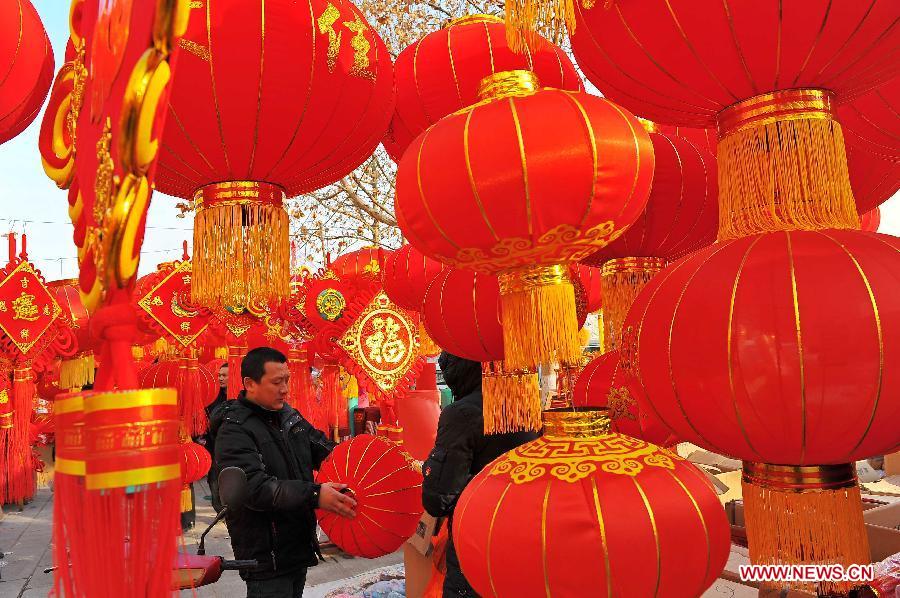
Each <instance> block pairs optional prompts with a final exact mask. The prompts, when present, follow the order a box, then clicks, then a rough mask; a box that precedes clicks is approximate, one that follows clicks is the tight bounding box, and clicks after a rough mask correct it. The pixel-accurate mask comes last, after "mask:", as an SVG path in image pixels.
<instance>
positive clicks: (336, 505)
mask: <svg viewBox="0 0 900 598" xmlns="http://www.w3.org/2000/svg"><path fill="white" fill-rule="evenodd" d="M346 487H347V484H335V483H334V482H325V483H324V484H322V488H321V490H319V508H320V509H322V510H324V511H330V512H331V513H334V514H335V515H340V516H341V517H346V518H347V519H354V518H355V517H356V511H355V510H354V509H356V501H355V500H353V499H352V498H350V496H348V495H346V494H341V490H343V489H345V488H346Z"/></svg>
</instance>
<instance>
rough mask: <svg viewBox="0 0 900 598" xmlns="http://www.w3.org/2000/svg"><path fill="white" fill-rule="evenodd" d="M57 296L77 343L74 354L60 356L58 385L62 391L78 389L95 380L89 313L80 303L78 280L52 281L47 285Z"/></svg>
mask: <svg viewBox="0 0 900 598" xmlns="http://www.w3.org/2000/svg"><path fill="white" fill-rule="evenodd" d="M47 287H48V288H49V289H51V290H52V291H53V293H54V295H55V297H56V301H57V303H58V304H59V305H60V307H61V308H62V310H63V314H64V315H65V317H67V318H68V319H69V321H70V322H71V325H72V329H73V332H74V333H75V340H76V341H77V343H78V348H77V353H76V354H75V355H74V356H72V357H71V358H68V359H63V360H62V363H61V364H60V368H59V387H60V388H62V389H64V390H67V391H68V390H72V389H75V390H81V387H82V386H85V385H87V384H93V383H94V370H95V369H96V362H95V359H94V340H93V338H91V334H90V329H89V326H88V322H89V319H90V314H88V311H87V309H86V308H85V307H84V304H83V303H82V302H81V295H80V293H79V292H78V280H77V279H71V280H55V281H53V282H51V283H49V284H48V285H47Z"/></svg>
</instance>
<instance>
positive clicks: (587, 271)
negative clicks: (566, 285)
mask: <svg viewBox="0 0 900 598" xmlns="http://www.w3.org/2000/svg"><path fill="white" fill-rule="evenodd" d="M572 284H573V285H574V286H575V305H576V307H577V308H578V322H579V323H580V324H581V326H584V321H585V319H586V318H587V315H588V314H592V313H594V312H596V311H598V310H599V309H600V308H601V307H603V280H602V278H601V276H600V269H599V268H591V267H590V266H585V265H583V264H572ZM579 327H580V326H579Z"/></svg>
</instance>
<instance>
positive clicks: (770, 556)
mask: <svg viewBox="0 0 900 598" xmlns="http://www.w3.org/2000/svg"><path fill="white" fill-rule="evenodd" d="M898 248H900V240H898V239H897V238H896V237H889V236H887V235H879V234H876V233H862V232H858V231H839V230H824V231H819V232H813V231H787V232H779V233H768V234H763V235H757V236H753V237H747V238H743V239H736V240H733V241H730V242H725V243H718V244H716V245H714V246H712V247H709V248H707V249H704V250H701V251H699V252H697V253H695V254H693V255H691V256H688V257H686V258H684V259H682V260H680V261H678V262H676V263H675V264H673V265H670V266H669V267H668V268H667V269H666V270H665V271H664V272H663V273H661V274H659V275H657V277H656V278H654V280H652V281H651V282H650V284H648V285H647V286H646V287H645V288H644V290H643V292H642V293H641V295H640V296H639V297H638V298H637V299H636V300H635V303H634V305H633V306H632V308H631V311H630V312H629V314H628V318H627V319H626V321H625V327H624V329H623V331H624V332H623V338H624V345H623V349H622V354H623V365H624V366H625V367H626V368H627V369H628V370H629V375H633V376H634V378H635V383H634V384H633V385H632V390H633V391H634V392H638V393H643V396H642V397H640V399H639V400H640V402H641V404H642V405H645V404H646V405H648V406H649V408H651V409H652V410H653V411H654V413H655V414H656V415H657V416H658V418H659V419H660V420H661V421H662V423H663V424H664V425H666V426H667V427H669V428H670V429H672V430H673V431H674V432H675V434H676V435H677V436H678V437H679V438H681V439H684V440H686V441H688V442H693V443H695V444H698V445H700V446H703V447H704V448H707V449H709V450H712V451H715V452H717V453H721V454H725V455H729V456H732V457H735V458H739V459H743V460H744V461H745V463H744V491H743V495H744V500H745V505H746V510H745V514H746V517H747V521H748V525H747V530H748V538H749V541H750V547H751V554H750V556H751V560H753V562H755V563H778V562H783V561H784V560H791V559H792V558H793V559H805V561H804V560H799V561H792V562H836V563H841V564H844V565H845V566H846V565H849V564H850V563H859V562H867V561H868V546H867V541H866V536H865V528H864V526H863V522H862V515H861V513H862V506H861V502H860V491H859V486H858V485H857V483H856V473H855V468H854V466H853V462H854V461H856V460H857V459H862V458H866V457H869V456H872V455H882V454H887V453H890V452H892V451H894V450H896V449H897V448H898V446H900V438H898V435H897V430H896V425H895V424H896V422H897V421H898V419H897V418H898V417H900V401H898V400H897V393H896V388H897V386H898V383H900V378H898V375H900V374H897V373H896V372H894V370H893V369H892V368H890V367H885V364H889V363H894V361H895V360H897V359H900V357H898V356H896V355H894V351H895V350H896V344H895V342H894V339H897V338H900V306H898V305H897V303H896V302H895V301H894V300H893V299H892V298H893V297H896V296H897V293H900V279H898V278H897V276H896V272H897V268H898V267H900V259H898V255H900V253H898ZM826 514H827V516H826ZM798 538H803V539H809V538H813V539H815V541H813V542H810V541H809V540H805V541H804V540H798ZM798 545H799V546H800V549H799V550H798V548H797V546H798ZM798 552H799V553H800V554H797V553H798ZM841 587H843V586H841V585H840V584H838V585H837V587H833V586H831V585H830V584H829V585H828V586H827V587H821V588H818V591H822V592H825V591H832V590H833V589H838V590H840V588H841Z"/></svg>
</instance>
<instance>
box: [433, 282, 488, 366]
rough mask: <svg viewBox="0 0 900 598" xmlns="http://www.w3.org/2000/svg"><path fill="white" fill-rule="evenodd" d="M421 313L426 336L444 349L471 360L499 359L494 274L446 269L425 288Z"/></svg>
mask: <svg viewBox="0 0 900 598" xmlns="http://www.w3.org/2000/svg"><path fill="white" fill-rule="evenodd" d="M422 313H423V316H424V318H425V330H426V331H427V332H428V336H430V337H431V338H432V340H434V342H435V343H437V344H438V345H439V346H440V347H441V348H442V349H444V350H445V351H449V352H450V353H452V354H454V355H457V356H459V357H465V358H466V359H471V360H473V361H499V360H501V359H503V326H502V324H501V316H500V284H499V283H498V282H497V277H496V276H491V275H489V274H479V273H476V272H472V271H470V270H461V269H458V268H447V269H445V270H444V271H443V272H441V273H440V274H439V275H438V276H437V277H435V279H434V280H433V281H432V282H431V285H430V286H429V287H428V292H427V293H425V302H424V304H423V312H422Z"/></svg>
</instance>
